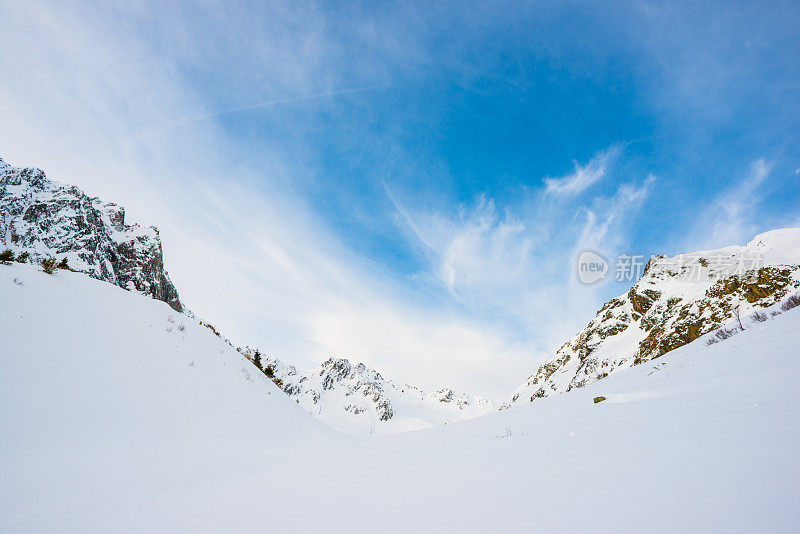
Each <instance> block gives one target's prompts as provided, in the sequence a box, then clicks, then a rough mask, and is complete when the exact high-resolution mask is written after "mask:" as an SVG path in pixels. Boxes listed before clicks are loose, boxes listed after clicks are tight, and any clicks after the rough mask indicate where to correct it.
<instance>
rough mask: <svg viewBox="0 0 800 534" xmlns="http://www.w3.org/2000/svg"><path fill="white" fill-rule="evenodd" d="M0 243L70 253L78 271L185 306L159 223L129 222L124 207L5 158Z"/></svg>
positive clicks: (60, 255)
mask: <svg viewBox="0 0 800 534" xmlns="http://www.w3.org/2000/svg"><path fill="white" fill-rule="evenodd" d="M0 248H10V249H11V250H13V251H14V252H15V253H21V252H27V253H28V254H30V259H31V260H32V261H41V260H42V259H45V258H47V257H54V258H57V259H58V260H61V259H64V258H66V259H67V261H68V264H69V267H70V268H71V269H73V270H76V271H81V272H84V273H86V274H88V275H89V276H91V277H92V278H97V279H98V280H104V281H106V282H110V283H112V284H115V285H118V286H120V287H122V288H125V289H127V290H130V291H136V292H138V293H141V294H143V295H147V296H149V297H152V298H154V299H158V300H163V301H164V302H166V303H168V304H169V305H170V306H172V307H173V308H174V309H175V310H177V311H183V305H182V304H181V301H180V299H179V297H178V291H177V290H176V289H175V286H173V285H172V282H171V281H170V279H169V276H168V275H167V272H166V270H164V259H163V254H162V249H161V239H160V237H159V234H158V229H157V228H156V227H155V226H149V227H142V226H139V225H138V224H132V225H131V224H127V223H126V221H125V208H123V207H121V206H118V205H116V204H113V203H106V202H103V201H101V200H100V199H98V198H93V197H89V196H88V195H86V194H85V193H84V192H83V191H81V190H80V189H78V188H77V187H75V186H68V185H65V184H62V183H59V182H55V181H52V180H49V179H48V178H47V176H46V175H45V173H44V171H42V170H40V169H35V168H18V167H13V166H11V165H9V164H7V163H5V162H4V161H3V160H2V159H0Z"/></svg>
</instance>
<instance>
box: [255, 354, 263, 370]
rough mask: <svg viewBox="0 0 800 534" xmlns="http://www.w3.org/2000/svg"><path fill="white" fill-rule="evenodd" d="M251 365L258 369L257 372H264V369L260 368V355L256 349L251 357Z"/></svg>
mask: <svg viewBox="0 0 800 534" xmlns="http://www.w3.org/2000/svg"><path fill="white" fill-rule="evenodd" d="M253 365H255V366H256V367H258V370H259V371H261V372H264V368H263V367H261V353H260V352H258V349H256V353H255V354H254V355H253Z"/></svg>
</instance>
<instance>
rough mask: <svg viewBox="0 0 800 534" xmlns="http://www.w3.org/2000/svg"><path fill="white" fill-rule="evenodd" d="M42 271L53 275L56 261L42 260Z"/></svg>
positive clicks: (52, 259)
mask: <svg viewBox="0 0 800 534" xmlns="http://www.w3.org/2000/svg"><path fill="white" fill-rule="evenodd" d="M42 270H43V271H44V272H46V273H47V274H53V273H54V272H55V270H56V259H55V258H47V259H44V260H42Z"/></svg>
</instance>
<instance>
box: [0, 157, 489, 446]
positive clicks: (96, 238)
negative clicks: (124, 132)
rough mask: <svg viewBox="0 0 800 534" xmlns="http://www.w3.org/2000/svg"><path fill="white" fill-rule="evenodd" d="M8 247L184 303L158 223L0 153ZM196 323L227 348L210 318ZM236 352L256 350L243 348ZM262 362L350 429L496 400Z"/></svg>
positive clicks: (349, 369) (337, 362) (347, 368)
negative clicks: (142, 222)
mask: <svg viewBox="0 0 800 534" xmlns="http://www.w3.org/2000/svg"><path fill="white" fill-rule="evenodd" d="M4 248H10V249H11V250H12V251H14V252H15V253H16V254H20V253H22V252H27V253H28V254H29V257H30V260H32V261H34V262H36V261H39V262H40V261H41V260H43V259H45V258H48V257H53V258H56V259H57V260H61V259H64V258H66V259H67V261H68V265H69V267H70V268H71V269H73V270H75V271H79V272H83V273H86V274H88V275H89V276H91V277H92V278H96V279H99V280H103V281H106V282H110V283H112V284H115V285H117V286H120V287H122V288H125V289H128V290H131V291H134V292H137V293H140V294H142V295H146V296H149V297H151V298H154V299H157V300H162V301H164V302H167V303H168V304H169V305H170V306H171V307H172V308H173V309H175V310H176V311H186V310H184V306H183V304H182V303H181V301H180V299H179V297H178V291H177V290H176V289H175V287H174V286H173V284H172V282H171V281H170V279H169V276H168V275H167V272H166V270H165V268H164V262H163V254H162V248H161V239H160V237H159V233H158V229H157V228H156V227H154V226H149V227H142V226H139V225H138V224H132V225H129V224H126V222H125V209H124V208H123V207H121V206H118V205H116V204H113V203H106V202H103V201H101V200H100V199H98V198H92V197H89V196H88V195H86V194H85V193H83V192H82V191H81V190H80V189H78V188H77V187H74V186H68V185H65V184H62V183H59V182H55V181H52V180H49V179H48V178H47V176H46V175H45V173H44V172H43V171H42V170H40V169H35V168H18V167H13V166H11V165H9V164H7V163H5V162H4V161H3V160H2V159H0V250H2V249H4ZM190 315H191V314H190ZM201 324H203V325H204V326H206V327H207V328H209V329H211V330H212V331H213V333H214V334H216V335H217V337H219V338H220V339H221V340H222V341H223V342H225V343H226V344H228V345H229V346H232V344H231V343H230V341H229V340H228V339H227V338H225V337H224V336H223V335H222V334H221V333H220V332H218V331H217V330H216V329H215V328H214V327H213V326H212V325H210V324H209V323H207V322H201ZM242 353H243V354H245V355H247V356H248V357H252V354H251V353H249V352H248V351H247V350H243V351H242ZM264 365H265V366H266V365H269V366H270V368H271V369H274V371H275V379H276V381H278V383H280V384H281V387H282V389H283V391H285V392H286V393H287V394H288V395H290V396H291V397H293V398H294V399H296V400H297V401H298V403H299V404H300V405H301V406H302V407H303V408H305V409H306V410H307V411H308V412H310V413H311V414H313V415H314V416H315V417H317V418H318V419H320V420H322V421H324V422H326V423H327V424H329V425H330V426H332V427H334V428H336V429H338V430H341V431H344V432H348V433H378V434H385V433H392V432H402V431H406V430H415V429H419V428H426V427H429V426H437V425H443V424H446V423H448V422H452V421H458V420H461V419H467V418H470V417H476V416H478V415H483V414H485V413H487V412H489V411H492V410H493V409H494V408H495V407H494V404H493V403H492V402H491V401H489V400H487V399H485V398H483V397H480V396H477V395H472V396H470V395H466V394H457V393H455V392H453V391H452V390H450V389H441V390H439V391H436V392H434V393H431V394H425V393H423V392H422V391H420V390H419V389H417V388H416V387H414V386H409V385H400V384H396V383H395V382H393V381H391V380H387V379H385V378H383V377H382V376H381V375H380V374H379V373H378V372H376V371H374V370H372V369H369V368H368V367H366V366H364V365H363V364H358V365H353V364H351V363H350V362H349V361H347V360H346V359H331V360H328V361H327V362H325V363H323V364H322V365H321V366H319V367H317V368H314V369H309V370H307V371H304V372H302V373H298V372H297V370H296V369H295V368H294V367H293V366H291V365H287V364H285V363H283V362H281V361H280V360H277V359H274V358H272V359H265V360H264Z"/></svg>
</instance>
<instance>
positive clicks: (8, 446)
mask: <svg viewBox="0 0 800 534" xmlns="http://www.w3.org/2000/svg"><path fill="white" fill-rule="evenodd" d="M15 278H16V279H17V281H18V282H22V283H23V284H24V285H21V286H20V285H18V284H17V283H15V282H14V279H15ZM0 302H2V305H1V306H0V340H1V341H2V343H0V458H1V460H0V462H1V463H0V469H1V470H2V473H3V476H2V478H0V531H2V532H98V531H99V532H153V531H155V532H179V531H184V532H232V531H236V532H317V531H319V532H329V533H330V532H348V533H352V532H409V531H413V532H553V531H556V532H587V531H590V532H678V531H681V532H726V533H727V532H754V531H759V532H797V531H798V530H800V502H798V499H797V495H798V494H800V457H798V455H797V443H800V416H798V409H797V407H798V406H799V405H800V358H798V350H797V346H798V344H799V343H800V309H797V308H796V309H794V310H790V311H787V312H784V313H782V314H781V315H778V316H775V317H770V318H769V319H768V320H767V321H766V322H764V323H759V324H758V325H754V326H753V327H751V328H749V329H748V330H746V331H744V332H742V333H740V334H738V335H736V336H734V337H732V338H729V339H726V340H723V341H720V342H719V343H717V344H715V345H712V346H706V345H705V343H704V342H703V339H702V338H701V339H700V340H699V341H697V342H694V343H691V344H689V345H686V346H684V347H682V348H679V349H676V350H674V351H672V352H670V353H668V354H666V355H664V356H662V357H661V358H659V359H658V360H657V361H653V362H650V363H649V364H646V365H639V366H636V367H633V368H630V369H626V370H622V371H620V372H618V373H615V374H613V375H612V376H609V377H608V378H606V379H605V380H602V381H599V382H597V383H594V384H590V385H588V386H586V387H585V388H581V389H577V390H573V391H572V392H570V393H568V394H565V395H557V396H553V397H548V398H544V399H539V400H538V401H537V402H536V403H533V404H525V405H520V406H516V407H512V408H511V409H508V410H505V411H502V412H499V413H494V414H491V415H488V416H485V417H480V418H477V419H472V420H469V421H465V422H460V423H455V424H450V425H447V426H446V427H439V428H432V429H427V430H422V431H417V432H409V433H405V434H398V435H392V436H384V437H373V438H356V437H350V436H343V435H340V434H336V433H334V432H332V431H330V430H328V429H327V428H326V427H324V426H323V425H321V424H320V423H319V422H317V421H315V420H313V419H312V418H311V417H309V416H308V415H307V414H306V413H305V412H304V411H303V410H302V409H300V408H299V407H298V406H297V405H296V404H295V403H294V402H293V401H292V399H291V398H290V397H287V396H286V395H283V394H281V393H279V392H278V390H277V388H275V387H274V385H273V384H271V383H269V382H267V381H266V380H265V379H263V378H261V377H259V376H257V374H256V373H253V372H252V370H251V368H250V367H249V364H248V363H247V362H246V361H245V360H244V358H243V357H242V356H241V355H239V354H238V353H236V351H234V350H233V349H232V348H231V347H229V346H228V345H226V344H225V343H224V342H222V341H221V340H220V339H219V338H217V337H216V336H214V335H213V333H211V332H210V331H209V330H208V329H206V328H203V327H200V326H198V325H196V324H194V323H192V324H189V323H188V322H187V323H186V324H185V329H184V331H183V332H181V331H180V330H179V327H180V324H181V323H180V321H179V320H178V319H179V318H180V319H182V317H181V316H180V315H179V314H175V313H174V312H173V311H172V310H170V309H169V308H168V307H167V305H166V304H164V303H161V302H157V301H153V300H149V299H146V298H144V297H141V296H138V295H135V294H132V293H127V292H124V291H122V290H120V289H118V288H116V287H114V286H111V285H109V284H104V283H101V282H98V281H95V280H91V279H88V278H86V277H84V276H82V275H79V274H76V273H68V272H61V271H59V272H57V274H56V275H54V276H48V275H45V274H42V273H40V272H37V271H36V270H35V269H34V268H33V267H32V266H24V265H11V266H5V265H0ZM170 315H172V316H173V318H174V320H175V322H173V323H170V322H168V318H169V317H170ZM170 329H171V331H169V330H170ZM192 362H194V363H193V364H192ZM656 369H658V370H656ZM248 375H249V379H248ZM597 395H603V396H605V397H607V399H608V400H606V401H605V402H602V403H600V404H594V403H593V402H592V398H593V397H594V396H597Z"/></svg>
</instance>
